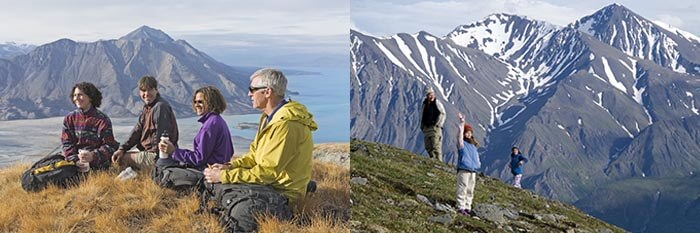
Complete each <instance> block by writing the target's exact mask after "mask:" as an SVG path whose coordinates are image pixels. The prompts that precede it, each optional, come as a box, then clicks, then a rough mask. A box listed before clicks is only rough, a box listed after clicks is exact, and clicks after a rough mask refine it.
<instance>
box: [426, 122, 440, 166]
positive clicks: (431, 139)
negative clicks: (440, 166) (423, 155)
mask: <svg viewBox="0 0 700 233" xmlns="http://www.w3.org/2000/svg"><path fill="white" fill-rule="evenodd" d="M422 130H423V136H424V142H425V150H426V151H428V156H430V158H435V159H437V160H440V162H444V161H443V158H442V128H440V127H439V126H432V127H431V126H427V127H426V126H424V127H422Z"/></svg>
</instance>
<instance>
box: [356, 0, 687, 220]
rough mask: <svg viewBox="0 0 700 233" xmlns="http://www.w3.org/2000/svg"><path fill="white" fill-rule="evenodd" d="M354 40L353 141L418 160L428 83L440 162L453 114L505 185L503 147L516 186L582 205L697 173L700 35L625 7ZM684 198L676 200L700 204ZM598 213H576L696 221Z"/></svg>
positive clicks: (496, 17) (451, 158) (449, 153)
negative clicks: (514, 156)
mask: <svg viewBox="0 0 700 233" xmlns="http://www.w3.org/2000/svg"><path fill="white" fill-rule="evenodd" d="M350 42H351V54H350V56H351V58H350V59H351V94H350V99H351V137H354V138H359V139H363V140H369V141H375V142H380V143H386V144H390V145H393V146H397V147H401V148H405V149H408V150H410V151H413V152H416V153H423V154H425V149H424V147H423V135H422V133H421V132H420V127H419V125H420V115H421V113H420V108H421V107H420V106H421V101H422V100H423V99H424V93H425V90H426V89H427V88H429V87H431V88H433V89H434V90H436V97H437V99H438V100H439V101H441V102H442V103H443V104H444V105H445V108H446V112H447V121H446V123H445V129H444V137H443V138H444V139H443V154H445V156H446V158H447V160H448V163H454V162H455V157H456V154H455V152H456V142H457V140H458V137H459V136H458V135H456V134H457V133H458V131H457V119H458V118H457V113H458V112H461V113H463V114H465V116H466V119H467V121H468V123H470V124H472V125H474V133H475V135H476V137H477V139H478V140H479V141H480V142H482V143H483V147H482V148H481V149H480V152H481V156H482V163H483V165H482V168H483V169H482V170H483V171H484V172H485V173H486V174H488V175H491V176H495V177H499V178H501V179H502V180H506V181H507V180H510V179H511V178H512V175H511V174H510V170H509V168H508V167H507V162H508V161H509V154H510V148H511V147H512V146H518V147H520V149H521V151H522V152H523V153H524V154H525V155H527V156H528V157H529V158H530V162H529V163H528V164H526V165H525V177H524V180H523V182H524V187H526V188H528V189H532V190H534V191H535V192H537V193H539V194H542V195H545V196H548V197H552V198H555V199H558V200H562V201H566V202H569V203H577V202H578V203H584V202H585V203H595V202H591V201H587V200H589V199H587V198H591V197H592V196H591V194H594V193H596V191H597V190H599V188H601V187H602V186H604V185H608V186H611V185H614V184H616V183H617V182H625V181H626V180H628V179H643V178H654V179H660V178H664V179H666V178H671V179H687V178H688V177H689V176H692V175H693V173H697V170H698V168H700V158H698V157H697V156H695V152H697V151H699V150H698V148H700V138H698V135H699V134H698V131H697V129H698V128H700V116H699V115H700V112H699V111H698V108H699V107H698V105H699V103H696V102H700V99H699V98H698V96H700V79H699V78H698V75H700V65H699V64H700V50H698V46H699V45H700V39H698V37H696V36H694V35H692V34H690V33H687V32H684V31H682V30H680V29H676V28H673V27H671V26H668V25H664V24H662V23H659V22H652V21H650V20H648V19H646V18H644V17H642V16H640V15H638V14H636V13H634V12H632V11H631V10H629V9H628V8H626V7H624V6H622V5H618V4H612V5H609V6H606V7H604V8H602V9H600V10H599V11H597V12H595V13H593V14H591V15H588V16H585V17H582V18H581V19H579V20H577V21H576V22H572V23H571V24H569V25H567V26H564V27H561V26H555V25H552V24H549V23H547V22H542V21H537V20H533V19H530V18H528V17H524V16H517V15H509V14H493V15H490V16H488V17H486V18H485V19H483V20H481V21H479V22H475V23H471V24H466V25H460V26H458V27H456V28H455V29H454V30H453V31H452V32H450V33H448V34H447V35H445V36H442V37H439V36H434V35H432V34H430V33H428V32H424V31H421V32H418V33H416V34H406V33H399V34H396V35H394V36H391V37H387V38H378V37H373V36H370V35H365V34H363V33H361V32H358V31H354V30H351V33H350ZM641 183H644V182H641ZM648 185H653V183H649V184H648ZM679 188H680V187H679ZM615 191H616V194H617V195H625V193H624V192H635V190H620V189H615ZM605 193H610V191H607V192H605ZM662 195H670V196H674V195H675V194H674V193H673V192H671V193H666V194H662ZM691 196H692V198H691V199H690V202H684V203H692V200H695V199H697V200H700V195H695V196H693V195H691ZM683 198H685V199H683V200H688V197H687V196H684V197H683ZM616 201H618V202H624V199H622V200H620V199H616ZM600 203H606V202H600ZM606 204H607V205H605V206H595V208H588V209H587V208H583V209H584V210H592V209H595V210H596V211H591V213H595V214H596V216H597V217H600V218H602V219H604V220H606V221H610V222H612V223H614V224H618V225H620V226H622V227H624V228H626V229H628V230H630V229H634V230H639V229H650V228H646V227H643V228H636V226H635V225H634V224H633V223H637V224H638V223H639V222H644V223H645V224H647V225H654V224H656V225H659V226H673V225H674V224H675V225H684V226H689V225H688V224H690V225H692V226H696V225H697V224H695V225H693V224H691V223H689V222H688V220H687V219H688V218H678V216H673V215H660V214H658V213H655V212H654V209H649V208H641V209H643V210H644V211H645V212H643V213H642V214H640V215H635V216H640V217H639V218H644V219H646V220H648V221H643V220H644V219H636V218H634V217H632V219H630V217H626V218H627V219H625V220H622V219H620V218H619V216H622V215H620V214H619V212H620V211H621V212H625V211H629V210H621V209H615V208H623V207H622V206H624V205H614V204H620V203H606ZM681 206H684V207H682V208H686V209H685V210H692V209H693V207H692V206H688V205H681ZM587 207H590V205H587ZM681 212H682V211H681ZM609 213H610V214H609ZM612 213H615V214H612ZM684 213H687V211H685V212H684ZM628 216H631V215H628ZM689 216H700V213H695V212H692V213H690V215H689ZM686 217H687V216H686ZM637 220H638V221H637ZM669 229H671V228H669ZM688 229H690V228H688ZM694 229H697V228H694Z"/></svg>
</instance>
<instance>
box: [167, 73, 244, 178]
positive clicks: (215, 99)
mask: <svg viewBox="0 0 700 233" xmlns="http://www.w3.org/2000/svg"><path fill="white" fill-rule="evenodd" d="M192 109H193V110H194V112H195V113H197V115H198V116H200V117H199V120H198V121H199V122H201V123H202V128H200V129H199V132H198V133H197V135H196V136H195V137H194V144H193V146H194V149H193V150H187V149H181V148H175V146H174V145H173V144H172V143H170V141H167V140H164V141H161V143H160V144H159V145H158V146H159V149H160V150H161V151H165V153H167V154H168V155H169V156H170V158H172V159H174V160H176V161H178V162H180V163H185V164H187V165H188V166H191V167H194V168H196V169H199V170H204V168H206V167H207V164H215V163H221V164H223V163H228V162H229V161H230V160H231V156H233V143H232V142H231V132H229V130H228V125H227V124H226V121H224V118H222V117H221V115H220V114H221V113H222V112H223V111H224V110H225V109H226V100H224V96H223V95H221V92H219V90H218V89H216V88H215V87H212V86H207V87H202V88H199V89H197V91H195V92H194V96H193V97H192Z"/></svg>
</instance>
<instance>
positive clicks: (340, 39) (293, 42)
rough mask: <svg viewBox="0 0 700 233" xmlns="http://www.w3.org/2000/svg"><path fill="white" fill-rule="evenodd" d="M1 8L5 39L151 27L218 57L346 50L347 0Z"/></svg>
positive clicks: (0, 37) (76, 0) (87, 36)
mask: <svg viewBox="0 0 700 233" xmlns="http://www.w3.org/2000/svg"><path fill="white" fill-rule="evenodd" d="M0 6H1V7H0V22H2V23H0V43H5V42H15V43H18V44H33V45H41V44H45V43H49V42H53V41H56V40H58V39H61V38H69V39H72V40H75V41H81V42H94V41H97V40H100V39H103V40H108V39H118V38H119V37H121V36H123V35H126V34H128V33H129V32H131V31H133V30H135V29H137V28H138V27H140V26H142V25H147V26H149V27H152V28H156V29H160V30H162V31H163V32H165V33H167V34H168V35H170V37H172V38H173V39H175V40H178V39H184V40H186V41H188V42H189V43H190V44H192V45H193V46H194V47H195V48H198V49H200V50H202V51H204V52H208V53H211V54H210V55H212V56H213V57H215V58H216V57H217V56H219V57H227V56H231V57H237V56H238V57H241V58H239V59H242V58H243V57H246V58H247V59H248V60H255V59H256V58H255V57H250V56H251V55H252V56H255V55H256V54H257V55H258V56H261V57H275V56H279V55H280V54H270V53H275V52H279V53H283V54H286V55H288V56H292V55H293V54H315V55H316V56H324V54H325V55H328V54H336V55H337V54H343V55H345V56H347V50H348V39H347V38H348V27H349V18H350V15H349V14H350V9H349V8H350V2H349V1H348V0H294V1H285V0H255V1H231V0H199V1H187V0H120V1H95V0H62V1H51V0H45V1H40V0H23V1H10V0H0ZM232 53H233V54H232ZM237 53H245V54H246V55H238V54H237ZM234 62H235V61H234ZM346 63H347V62H346ZM346 66H347V64H346Z"/></svg>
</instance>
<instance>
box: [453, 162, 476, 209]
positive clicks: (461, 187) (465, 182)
mask: <svg viewBox="0 0 700 233" xmlns="http://www.w3.org/2000/svg"><path fill="white" fill-rule="evenodd" d="M475 185H476V172H470V171H465V170H459V171H457V208H458V209H460V210H463V209H467V210H471V209H472V200H473V199H474V186H475Z"/></svg>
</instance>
